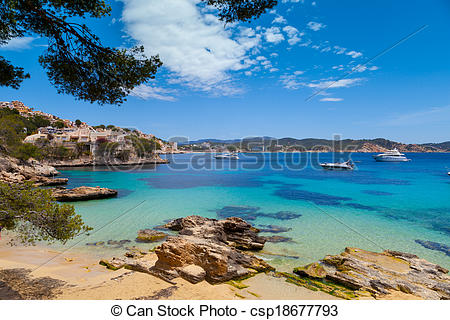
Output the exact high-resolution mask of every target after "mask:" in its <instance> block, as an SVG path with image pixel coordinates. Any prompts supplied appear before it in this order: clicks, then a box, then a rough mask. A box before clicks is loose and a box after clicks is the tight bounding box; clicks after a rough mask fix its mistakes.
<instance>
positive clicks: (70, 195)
mask: <svg viewBox="0 0 450 320" xmlns="http://www.w3.org/2000/svg"><path fill="white" fill-rule="evenodd" d="M115 196H117V190H113V189H108V188H100V187H78V188H74V189H54V190H53V197H54V198H55V200H57V201H61V202H70V201H85V200H94V199H105V198H112V197H115Z"/></svg>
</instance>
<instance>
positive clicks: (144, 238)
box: [136, 229, 167, 242]
mask: <svg viewBox="0 0 450 320" xmlns="http://www.w3.org/2000/svg"><path fill="white" fill-rule="evenodd" d="M166 237H167V233H164V232H161V231H156V230H152V229H143V230H139V232H138V236H137V238H136V241H137V242H156V241H160V240H162V239H165V238H166Z"/></svg>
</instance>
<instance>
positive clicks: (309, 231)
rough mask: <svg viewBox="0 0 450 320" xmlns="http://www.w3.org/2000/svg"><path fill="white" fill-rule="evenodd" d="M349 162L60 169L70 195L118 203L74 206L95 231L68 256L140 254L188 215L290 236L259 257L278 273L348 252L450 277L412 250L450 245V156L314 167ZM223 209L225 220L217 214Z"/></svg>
mask: <svg viewBox="0 0 450 320" xmlns="http://www.w3.org/2000/svg"><path fill="white" fill-rule="evenodd" d="M348 156H349V155H346V154H343V155H337V154H332V153H321V154H315V153H302V154H284V153H277V154H269V153H265V154H244V155H240V158H241V159H240V160H238V161H217V160H214V159H210V156H209V155H204V154H182V155H174V156H171V161H172V163H171V164H170V165H157V166H147V167H144V168H133V169H131V170H127V171H121V170H119V171H117V170H109V169H106V168H100V169H98V168H97V169H96V170H94V169H92V168H78V169H70V170H61V172H62V176H65V177H68V178H70V179H69V187H77V186H80V185H88V186H97V185H99V186H103V187H109V188H115V189H118V190H119V197H118V198H116V199H108V200H98V201H89V202H77V203H74V205H75V207H76V211H77V212H78V213H79V214H81V215H82V217H83V219H84V220H85V221H86V223H87V224H88V225H90V226H92V227H94V231H93V233H92V235H91V236H89V237H88V238H77V239H76V240H75V241H72V242H71V243H69V244H67V247H69V246H73V245H74V244H76V245H75V247H74V250H83V251H88V252H90V253H94V254H97V255H102V256H111V255H114V254H118V253H119V252H122V251H123V250H124V249H123V248H115V246H113V245H105V246H100V247H95V246H87V245H86V243H92V242H97V241H105V242H107V241H108V240H130V241H132V242H131V243H130V245H139V246H141V247H142V246H143V245H142V244H136V243H135V242H134V239H135V238H136V234H137V231H138V230H139V229H142V228H151V227H154V226H158V225H161V224H163V223H164V221H166V220H168V219H172V218H178V217H182V216H187V215H192V214H198V215H202V216H207V217H211V218H217V217H218V214H219V215H220V214H227V213H229V214H233V215H241V216H242V217H243V218H247V219H248V221H249V222H251V223H252V224H254V225H255V226H261V225H277V226H284V227H288V228H292V229H291V230H290V231H288V232H285V233H280V234H276V235H280V236H285V237H290V238H292V241H290V242H283V243H267V244H266V246H265V249H264V252H265V253H262V254H261V256H262V257H263V258H264V259H267V260H270V263H271V264H273V265H275V266H277V267H278V268H280V269H284V270H288V269H290V268H292V267H294V266H298V265H303V264H307V263H309V262H312V261H317V260H318V259H321V258H323V257H324V256H325V255H327V254H337V253H339V252H342V251H343V249H344V248H345V247H347V246H354V247H360V248H364V249H367V250H374V251H382V250H383V249H392V250H401V251H406V252H411V253H414V254H417V255H419V256H420V257H423V258H425V259H427V260H429V261H432V262H434V263H438V264H440V265H442V266H444V267H446V268H450V257H449V256H448V254H449V253H448V252H447V254H446V253H445V252H441V251H437V250H431V249H428V248H425V247H423V246H422V245H420V244H419V243H417V242H416V241H415V240H424V241H433V242H437V243H441V244H443V245H447V246H449V245H450V176H448V175H447V171H449V170H448V169H447V168H446V167H447V166H450V154H409V155H407V156H408V157H409V158H411V159H412V161H411V162H408V163H378V162H375V161H374V160H373V159H372V157H371V155H370V154H352V155H351V158H352V159H353V160H354V161H355V162H356V170H355V171H353V172H333V171H324V170H321V169H320V168H317V163H318V162H328V161H332V160H333V159H337V160H339V159H338V158H339V157H343V158H346V157H348ZM230 206H232V208H228V211H226V210H221V209H223V208H224V207H230ZM243 206H245V207H243ZM279 212H282V213H283V212H284V214H279ZM286 213H287V214H286ZM287 218H290V219H287ZM265 235H268V236H270V235H273V234H265ZM148 246H150V247H152V246H154V245H147V247H148Z"/></svg>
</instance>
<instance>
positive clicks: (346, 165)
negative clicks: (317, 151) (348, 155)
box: [320, 160, 355, 170]
mask: <svg viewBox="0 0 450 320" xmlns="http://www.w3.org/2000/svg"><path fill="white" fill-rule="evenodd" d="M320 166H321V167H322V168H324V169H325V170H353V169H354V168H355V165H354V164H353V162H351V161H350V160H348V161H346V162H341V163H339V162H338V163H321V164H320Z"/></svg>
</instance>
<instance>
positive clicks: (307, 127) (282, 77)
mask: <svg viewBox="0 0 450 320" xmlns="http://www.w3.org/2000/svg"><path fill="white" fill-rule="evenodd" d="M110 5H111V7H112V14H111V16H109V17H105V18H101V19H90V18H89V19H86V21H85V23H86V24H87V25H88V26H89V27H90V28H91V30H93V31H94V32H95V33H96V34H97V35H99V36H100V37H101V39H102V42H103V44H104V45H108V46H114V47H122V48H131V47H133V46H135V45H141V44H142V45H144V47H145V50H146V54H147V55H148V56H151V55H155V54H159V55H160V57H161V59H162V61H163V62H164V66H163V67H162V68H161V69H160V70H159V72H158V74H157V77H156V79H155V80H152V81H150V82H148V83H146V84H145V85H141V86H140V87H138V88H136V89H135V90H134V91H133V93H132V95H131V96H130V97H128V100H127V101H126V102H125V103H124V104H122V105H121V106H111V105H104V106H100V105H98V104H90V103H87V102H82V101H77V100H75V98H74V97H72V96H70V95H61V94H58V93H57V91H56V89H55V88H54V87H53V86H52V85H51V84H50V82H49V81H48V79H47V76H46V74H45V71H44V70H43V69H42V68H41V66H40V65H39V63H38V57H39V55H40V54H42V52H44V51H45V50H46V46H47V40H46V39H45V38H40V37H38V36H37V35H33V34H30V35H27V36H26V37H24V38H20V39H13V40H11V41H10V42H9V43H8V44H6V45H4V46H2V47H0V55H2V56H4V57H6V58H7V59H8V60H11V61H12V62H13V63H14V64H16V65H18V66H22V67H24V68H25V70H26V71H27V72H29V73H30V74H31V79H27V80H25V81H24V82H23V84H22V86H21V88H20V89H19V90H14V89H10V88H5V87H0V101H11V100H20V101H23V102H24V103H25V104H26V105H28V106H30V107H33V108H35V109H37V110H41V111H45V112H49V113H52V114H55V115H58V116H60V117H62V118H66V119H71V120H75V119H81V120H83V121H86V122H88V123H89V124H92V125H98V124H105V125H108V124H114V125H118V126H122V127H132V128H137V129H140V130H142V131H144V132H147V133H153V134H155V135H156V136H158V137H161V138H164V139H170V138H171V137H178V136H183V137H187V138H189V139H191V140H195V139H202V138H218V139H230V138H243V137H249V136H271V137H277V138H283V137H294V138H325V139H331V138H332V137H333V136H334V135H336V134H339V135H341V136H342V138H344V139H347V138H349V139H351V138H353V139H359V138H369V139H370V138H378V137H382V138H387V139H391V140H395V141H400V142H404V143H426V142H442V141H448V140H450V130H449V128H450V90H449V89H450V1H448V0H430V1H406V0H403V1H391V0H378V1H360V0H340V1H331V0H315V1H311V0H303V1H302V0H280V1H279V4H278V5H277V6H276V7H275V8H274V9H273V10H271V11H270V12H268V13H266V14H264V15H262V16H261V17H260V18H259V19H257V20H253V21H252V22H250V23H233V24H226V25H225V24H224V23H223V22H221V21H219V20H218V19H217V16H216V15H215V11H214V10H213V9H211V8H208V7H205V6H204V5H201V3H200V1H199V0H164V1H161V0H120V1H110ZM402 40H403V41H402Z"/></svg>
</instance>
